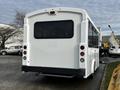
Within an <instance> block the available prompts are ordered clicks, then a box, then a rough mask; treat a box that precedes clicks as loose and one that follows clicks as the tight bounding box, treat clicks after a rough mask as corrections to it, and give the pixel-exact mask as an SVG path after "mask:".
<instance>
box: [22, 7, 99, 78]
mask: <svg viewBox="0 0 120 90" xmlns="http://www.w3.org/2000/svg"><path fill="white" fill-rule="evenodd" d="M24 29H25V30H24V46H23V59H22V71H24V72H39V73H41V74H43V75H50V76H51V75H56V76H82V77H83V78H87V77H88V76H90V75H92V74H93V73H94V72H95V71H96V69H97V68H98V67H99V36H100V31H99V30H98V29H97V27H96V26H95V25H94V23H93V22H92V21H91V19H90V17H89V16H88V14H87V12H86V11H85V10H83V9H77V8H65V7H61V8H58V7H57V8H48V9H43V10H38V11H35V12H32V13H29V14H27V15H26V17H25V25H24Z"/></svg>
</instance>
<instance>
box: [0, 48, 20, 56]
mask: <svg viewBox="0 0 120 90" xmlns="http://www.w3.org/2000/svg"><path fill="white" fill-rule="evenodd" d="M0 52H1V54H2V55H6V54H19V55H22V46H10V47H6V48H5V49H2V50H1V51H0Z"/></svg>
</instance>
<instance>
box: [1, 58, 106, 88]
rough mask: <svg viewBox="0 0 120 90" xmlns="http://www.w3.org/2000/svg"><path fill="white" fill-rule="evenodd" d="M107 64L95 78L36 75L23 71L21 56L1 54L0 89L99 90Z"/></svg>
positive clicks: (102, 65) (101, 67) (100, 68)
mask: <svg viewBox="0 0 120 90" xmlns="http://www.w3.org/2000/svg"><path fill="white" fill-rule="evenodd" d="M104 67H105V64H100V67H99V69H98V70H97V72H96V73H95V76H94V78H93V79H82V78H79V79H78V78H60V77H59V78H58V77H45V76H41V75H39V76H36V74H35V73H30V72H29V73H24V74H23V73H22V72H21V57H20V56H0V90H99V87H100V83H101V79H102V75H103V72H104Z"/></svg>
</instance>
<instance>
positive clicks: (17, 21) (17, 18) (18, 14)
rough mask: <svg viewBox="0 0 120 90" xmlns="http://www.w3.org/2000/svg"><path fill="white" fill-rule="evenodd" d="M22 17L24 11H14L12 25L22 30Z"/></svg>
mask: <svg viewBox="0 0 120 90" xmlns="http://www.w3.org/2000/svg"><path fill="white" fill-rule="evenodd" d="M24 17H25V12H24V11H18V10H16V15H15V20H14V25H15V26H16V27H18V28H23V26H24Z"/></svg>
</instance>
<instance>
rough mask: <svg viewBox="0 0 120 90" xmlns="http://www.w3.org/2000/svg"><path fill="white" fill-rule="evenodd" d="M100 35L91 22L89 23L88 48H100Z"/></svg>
mask: <svg viewBox="0 0 120 90" xmlns="http://www.w3.org/2000/svg"><path fill="white" fill-rule="evenodd" d="M98 40H99V34H98V32H97V31H96V29H95V27H94V26H93V25H92V23H91V22H90V21H89V23H88V46H89V47H95V48H98Z"/></svg>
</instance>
